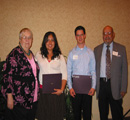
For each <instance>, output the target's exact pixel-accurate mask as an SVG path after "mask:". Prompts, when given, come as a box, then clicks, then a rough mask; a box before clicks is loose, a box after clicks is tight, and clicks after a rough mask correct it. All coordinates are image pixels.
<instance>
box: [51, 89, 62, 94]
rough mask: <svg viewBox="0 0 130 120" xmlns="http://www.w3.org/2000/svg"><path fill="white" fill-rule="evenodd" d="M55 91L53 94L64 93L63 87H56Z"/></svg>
mask: <svg viewBox="0 0 130 120" xmlns="http://www.w3.org/2000/svg"><path fill="white" fill-rule="evenodd" d="M54 91H56V92H53V93H52V94H56V95H61V94H62V93H63V90H62V89H54Z"/></svg>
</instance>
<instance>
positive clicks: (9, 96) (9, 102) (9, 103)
mask: <svg viewBox="0 0 130 120" xmlns="http://www.w3.org/2000/svg"><path fill="white" fill-rule="evenodd" d="M7 107H8V108H9V109H11V110H12V109H13V108H14V99H13V96H12V93H8V94H7Z"/></svg>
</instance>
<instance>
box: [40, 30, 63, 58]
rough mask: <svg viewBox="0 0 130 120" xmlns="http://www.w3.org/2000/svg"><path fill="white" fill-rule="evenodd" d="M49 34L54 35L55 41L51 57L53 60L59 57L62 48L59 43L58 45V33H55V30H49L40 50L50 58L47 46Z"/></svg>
mask: <svg viewBox="0 0 130 120" xmlns="http://www.w3.org/2000/svg"><path fill="white" fill-rule="evenodd" d="M49 35H52V36H53V38H54V42H55V46H54V49H53V56H52V58H51V59H52V60H53V59H54V58H56V57H59V55H60V54H61V50H60V48H59V45H58V42H57V38H56V35H55V33H54V32H51V31H49V32H47V33H46V34H45V35H44V38H43V42H42V46H41V48H40V51H41V54H42V56H44V57H46V58H48V57H47V55H48V51H47V48H46V43H47V41H48V36H49Z"/></svg>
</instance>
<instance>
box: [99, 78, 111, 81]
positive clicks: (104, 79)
mask: <svg viewBox="0 0 130 120" xmlns="http://www.w3.org/2000/svg"><path fill="white" fill-rule="evenodd" d="M100 80H101V81H103V82H109V81H110V78H109V79H107V78H105V77H101V78H100Z"/></svg>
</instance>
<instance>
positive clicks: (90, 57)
mask: <svg viewBox="0 0 130 120" xmlns="http://www.w3.org/2000/svg"><path fill="white" fill-rule="evenodd" d="M67 72H68V79H67V83H68V87H69V89H71V88H72V79H71V78H72V75H90V76H92V88H94V89H95V88H96V71H95V57H94V53H93V51H92V50H91V49H89V48H88V47H86V46H84V48H79V47H78V46H76V47H75V48H73V49H72V51H70V53H69V56H68V60H67Z"/></svg>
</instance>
